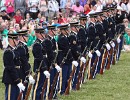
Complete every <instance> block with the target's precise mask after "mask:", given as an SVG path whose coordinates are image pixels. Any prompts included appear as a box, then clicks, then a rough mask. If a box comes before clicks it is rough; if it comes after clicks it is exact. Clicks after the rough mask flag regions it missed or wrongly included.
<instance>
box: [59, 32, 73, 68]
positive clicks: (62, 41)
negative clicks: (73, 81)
mask: <svg viewBox="0 0 130 100" xmlns="http://www.w3.org/2000/svg"><path fill="white" fill-rule="evenodd" d="M57 43H58V49H59V51H58V57H57V63H58V65H60V64H61V62H62V60H63V58H64V57H66V55H67V53H68V51H69V49H70V44H69V40H68V37H67V36H65V35H63V34H62V33H61V34H60V35H59V37H58V42H57ZM72 60H73V57H72V53H71V51H70V52H69V54H68V57H67V59H66V60H65V63H66V64H70V63H71V62H72Z"/></svg>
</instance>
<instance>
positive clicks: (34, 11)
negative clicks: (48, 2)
mask: <svg viewBox="0 0 130 100" xmlns="http://www.w3.org/2000/svg"><path fill="white" fill-rule="evenodd" d="M38 5H39V0H28V8H29V12H30V16H31V18H33V19H36V18H37V15H38V13H39V8H38Z"/></svg>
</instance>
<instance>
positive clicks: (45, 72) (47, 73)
mask: <svg viewBox="0 0 130 100" xmlns="http://www.w3.org/2000/svg"><path fill="white" fill-rule="evenodd" d="M43 73H44V75H45V76H46V78H50V73H49V72H48V71H47V70H46V71H44V72H43Z"/></svg>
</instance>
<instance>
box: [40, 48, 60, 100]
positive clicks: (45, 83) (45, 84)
mask: <svg viewBox="0 0 130 100" xmlns="http://www.w3.org/2000/svg"><path fill="white" fill-rule="evenodd" d="M57 56H58V50H57V53H56V57H55V59H54V64H55V62H56V59H57ZM51 66H53V63H52V64H51ZM51 69H52V67H50V69H49V72H50V71H51ZM47 81H48V79H47V78H46V80H45V82H44V85H43V87H42V92H41V100H43V95H44V91H45V89H46V86H47Z"/></svg>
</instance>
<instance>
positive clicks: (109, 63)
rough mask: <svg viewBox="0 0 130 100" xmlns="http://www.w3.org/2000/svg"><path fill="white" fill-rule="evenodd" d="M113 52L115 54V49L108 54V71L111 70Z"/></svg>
mask: <svg viewBox="0 0 130 100" xmlns="http://www.w3.org/2000/svg"><path fill="white" fill-rule="evenodd" d="M112 52H113V49H112V48H111V49H110V52H109V54H108V63H107V66H106V69H107V70H109V69H110V65H111V55H112Z"/></svg>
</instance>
